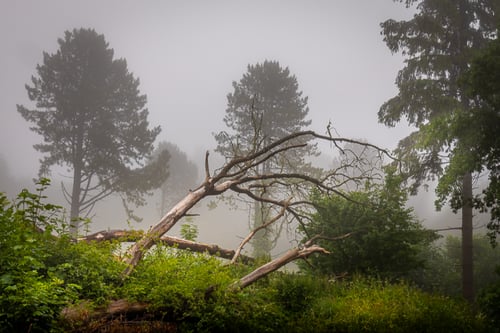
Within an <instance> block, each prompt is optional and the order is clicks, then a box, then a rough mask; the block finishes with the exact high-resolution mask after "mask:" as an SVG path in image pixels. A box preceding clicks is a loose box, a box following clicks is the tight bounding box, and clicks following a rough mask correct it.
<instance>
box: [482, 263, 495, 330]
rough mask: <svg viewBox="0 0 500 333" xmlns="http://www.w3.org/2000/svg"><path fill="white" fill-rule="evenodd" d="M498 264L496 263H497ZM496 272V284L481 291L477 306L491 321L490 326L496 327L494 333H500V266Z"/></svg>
mask: <svg viewBox="0 0 500 333" xmlns="http://www.w3.org/2000/svg"><path fill="white" fill-rule="evenodd" d="M497 263H498V262H497ZM496 272H497V274H498V280H497V281H496V283H493V284H491V285H489V286H488V287H487V288H485V289H483V290H482V291H481V293H480V294H479V297H478V305H479V308H480V309H481V311H483V313H485V314H486V316H487V318H488V319H489V320H490V321H491V326H492V327H496V331H495V332H499V331H500V312H499V311H498V309H500V266H497V269H496Z"/></svg>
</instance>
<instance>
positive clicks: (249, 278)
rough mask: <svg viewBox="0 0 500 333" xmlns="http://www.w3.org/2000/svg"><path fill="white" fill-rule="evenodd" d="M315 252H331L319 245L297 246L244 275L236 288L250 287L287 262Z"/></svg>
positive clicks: (235, 285) (234, 285) (234, 286)
mask: <svg viewBox="0 0 500 333" xmlns="http://www.w3.org/2000/svg"><path fill="white" fill-rule="evenodd" d="M315 252H320V253H325V254H328V253H329V252H328V251H327V250H325V249H324V248H322V247H320V246H317V245H310V246H308V247H304V248H295V249H291V250H288V251H287V252H286V253H285V254H284V255H282V256H281V257H279V258H276V259H274V260H272V261H270V262H268V263H267V264H265V265H263V266H260V267H259V268H257V269H256V270H254V271H253V272H251V273H250V274H248V275H246V276H244V277H242V278H241V279H240V280H239V281H238V282H236V283H235V284H233V286H232V287H233V288H234V289H242V288H245V287H248V286H249V285H251V284H252V283H254V282H255V281H257V280H258V279H260V278H262V277H264V276H266V275H267V274H269V273H272V272H274V271H276V270H278V269H280V268H281V267H283V266H285V265H286V264H288V263H290V262H292V261H294V260H297V259H302V258H307V257H308V256H309V255H311V254H313V253H315Z"/></svg>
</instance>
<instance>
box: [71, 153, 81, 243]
mask: <svg viewBox="0 0 500 333" xmlns="http://www.w3.org/2000/svg"><path fill="white" fill-rule="evenodd" d="M81 180H82V169H81V162H77V163H74V169H73V188H72V191H71V212H70V228H69V230H70V234H71V235H72V236H73V237H75V238H76V237H77V236H78V229H79V228H80V220H79V217H80V194H81Z"/></svg>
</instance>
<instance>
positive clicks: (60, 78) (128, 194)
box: [17, 29, 168, 232]
mask: <svg viewBox="0 0 500 333" xmlns="http://www.w3.org/2000/svg"><path fill="white" fill-rule="evenodd" d="M58 43H59V49H58V50H57V52H56V53H54V54H48V53H45V52H44V54H43V64H42V65H38V66H37V74H38V75H37V76H33V77H32V80H31V81H32V82H31V85H26V89H27V91H28V96H29V98H30V100H31V101H34V102H36V108H35V109H33V110H30V109H28V108H26V107H24V106H22V105H18V107H17V109H18V111H19V113H20V114H21V115H22V116H23V117H24V119H26V120H27V121H29V122H31V123H33V124H34V126H33V127H32V128H31V129H32V130H33V131H35V132H36V133H38V134H40V135H42V136H43V143H40V144H37V145H35V146H34V148H35V149H36V150H38V151H40V152H42V153H43V154H45V156H44V158H43V159H42V160H41V166H40V174H41V175H44V174H48V173H49V171H50V168H51V167H52V166H54V165H60V166H67V167H68V170H70V171H72V190H71V191H67V190H65V189H64V194H65V196H66V198H67V199H68V201H69V202H70V203H71V213H70V214H71V216H70V217H71V219H72V220H73V221H74V222H73V223H74V230H73V232H77V231H78V224H79V223H78V217H80V216H81V215H82V214H83V213H84V212H87V213H88V211H89V210H90V209H92V207H93V206H94V205H95V203H96V202H97V201H98V200H100V199H103V198H104V197H106V196H108V195H110V194H112V193H120V194H121V195H122V196H123V197H122V198H124V199H127V200H128V201H129V202H133V203H135V204H141V203H143V199H142V195H143V194H144V193H146V192H147V191H149V190H151V189H152V188H155V187H156V186H158V184H161V183H162V182H163V180H164V179H165V178H166V176H167V173H166V170H167V169H166V167H165V163H166V161H167V159H168V155H166V154H162V155H161V156H159V158H158V159H157V160H156V162H155V163H150V164H148V165H145V162H146V158H147V157H148V156H149V155H150V153H151V152H152V150H153V142H154V140H155V138H156V136H157V135H158V133H159V132H160V127H154V128H152V129H149V128H148V126H149V123H148V120H147V117H148V110H147V109H146V108H145V105H146V96H145V95H141V94H140V93H139V89H138V87H139V80H138V79H136V78H134V76H133V75H132V73H130V72H129V71H128V69H127V62H126V61H125V60H124V59H113V49H110V48H109V47H108V43H107V42H106V41H105V39H104V36H103V35H99V34H97V33H96V32H95V31H94V30H92V29H74V30H73V31H71V32H70V31H66V32H65V35H64V38H63V39H59V40H58ZM124 202H125V201H124Z"/></svg>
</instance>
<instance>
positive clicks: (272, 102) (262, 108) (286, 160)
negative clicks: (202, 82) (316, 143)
mask: <svg viewBox="0 0 500 333" xmlns="http://www.w3.org/2000/svg"><path fill="white" fill-rule="evenodd" d="M233 89H234V91H233V92H232V93H230V94H228V95H227V101H228V104H227V109H226V115H225V117H224V122H225V124H226V126H227V127H228V128H229V129H230V133H228V132H221V133H219V134H217V135H215V138H216V140H217V143H218V146H217V151H218V152H220V153H222V154H223V155H224V156H225V157H227V158H230V157H232V156H239V155H245V154H248V153H251V152H252V151H256V150H258V149H260V148H262V147H263V146H266V145H268V144H269V143H271V142H272V141H273V140H276V139H280V138H282V137H284V136H286V135H289V134H291V133H295V132H298V131H300V130H302V129H304V128H305V127H307V126H308V125H310V123H311V121H310V120H306V117H307V114H308V112H309V108H308V107H307V97H302V92H301V91H299V87H298V83H297V78H296V77H295V76H294V75H291V74H290V70H289V69H288V68H283V67H281V66H280V64H279V62H277V61H264V62H263V63H257V64H255V65H248V68H247V73H245V74H244V75H243V77H242V78H241V80H240V81H239V82H235V81H234V82H233ZM314 152H315V150H314V147H308V148H307V149H298V150H296V151H294V152H293V153H290V154H287V155H284V156H282V159H281V160H278V159H276V158H271V159H269V160H268V161H266V162H265V163H262V164H260V165H259V166H258V168H261V170H260V172H263V173H269V172H274V171H276V170H288V171H290V170H299V169H300V168H301V167H304V166H305V165H306V163H305V160H304V157H306V156H308V155H310V154H314ZM256 168H257V167H256ZM261 189H262V188H261ZM259 190H260V189H256V191H259ZM268 217H269V210H268V209H266V207H265V204H262V203H259V202H257V203H256V204H255V205H254V221H253V224H254V227H256V226H258V225H261V224H262V223H263V221H265V220H266V219H267V218H268ZM277 236H279V232H275V233H274V235H271V231H270V230H269V229H268V230H261V231H259V233H258V235H257V236H256V237H255V238H254V240H253V241H252V243H253V246H254V251H255V255H256V256H261V255H268V254H269V251H270V250H271V249H272V247H273V245H272V243H273V240H271V238H272V237H274V238H275V239H276V237H277Z"/></svg>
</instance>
